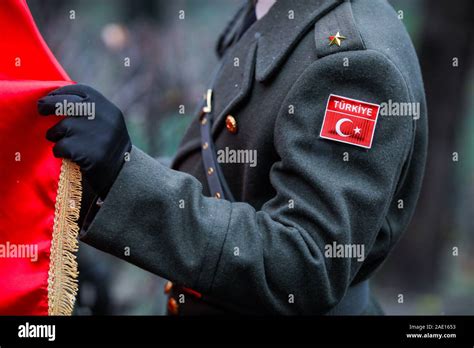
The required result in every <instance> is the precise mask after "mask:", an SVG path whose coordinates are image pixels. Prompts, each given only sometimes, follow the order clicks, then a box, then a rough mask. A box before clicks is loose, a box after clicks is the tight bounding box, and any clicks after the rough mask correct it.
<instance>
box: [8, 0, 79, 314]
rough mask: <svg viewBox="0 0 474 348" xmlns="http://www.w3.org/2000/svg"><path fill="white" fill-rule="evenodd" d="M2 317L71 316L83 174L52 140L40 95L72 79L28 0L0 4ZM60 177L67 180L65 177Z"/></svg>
mask: <svg viewBox="0 0 474 348" xmlns="http://www.w3.org/2000/svg"><path fill="white" fill-rule="evenodd" d="M0 31H1V32H2V35H1V38H0V50H1V52H2V54H0V169H1V180H0V315H48V314H70V313H71V312H72V307H73V304H74V299H75V293H76V287H77V285H76V283H75V277H76V276H77V265H76V262H75V256H74V254H73V252H74V251H75V250H76V249H77V241H76V239H75V236H76V234H77V226H76V225H75V223H74V220H76V219H77V216H78V213H79V208H80V189H81V188H80V172H79V170H78V168H77V167H76V166H75V165H73V164H72V163H70V162H66V161H64V163H63V161H61V160H60V159H57V158H54V156H53V154H52V146H53V144H52V143H50V142H48V141H47V140H46V139H45V133H46V130H47V129H48V128H50V127H51V126H53V125H54V124H55V123H56V122H58V121H59V119H57V118H54V117H52V118H45V117H41V116H39V114H38V113H37V110H36V103H37V100H38V99H39V98H41V97H43V96H45V95H46V94H47V93H49V92H50V91H52V90H54V89H56V88H58V87H60V86H64V85H66V84H70V83H72V82H71V81H70V79H69V77H68V76H67V74H66V73H65V72H64V70H63V69H62V68H61V66H60V65H59V64H58V62H57V61H56V59H55V58H54V56H53V55H52V53H51V52H50V50H49V49H48V47H47V45H46V44H45V42H44V40H43V39H42V37H41V35H40V33H39V31H38V29H37V27H36V25H35V23H34V21H33V18H32V16H31V14H30V11H29V9H28V6H27V4H26V2H25V0H2V1H1V3H0ZM60 177H61V179H60Z"/></svg>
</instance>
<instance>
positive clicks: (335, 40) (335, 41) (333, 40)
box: [329, 32, 346, 47]
mask: <svg viewBox="0 0 474 348" xmlns="http://www.w3.org/2000/svg"><path fill="white" fill-rule="evenodd" d="M345 39H346V37H345V36H342V35H341V34H340V33H339V32H337V33H336V35H333V36H330V37H329V46H332V45H337V46H339V47H341V41H342V40H345Z"/></svg>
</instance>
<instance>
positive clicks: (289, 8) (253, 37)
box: [174, 0, 344, 163]
mask: <svg viewBox="0 0 474 348" xmlns="http://www.w3.org/2000/svg"><path fill="white" fill-rule="evenodd" d="M342 2H344V0H297V1H292V0H278V1H277V2H276V3H275V4H274V5H273V6H272V8H271V9H270V10H269V11H268V13H267V14H266V15H265V16H264V17H263V18H261V19H260V20H259V21H257V22H255V23H254V24H253V25H252V26H251V27H250V28H249V29H248V30H247V32H246V33H245V34H244V35H243V36H242V38H241V39H240V40H239V41H238V42H237V43H236V44H234V45H232V46H231V47H229V48H228V49H227V50H226V52H225V55H224V57H223V58H222V67H221V70H220V72H219V74H218V75H217V78H216V81H215V83H214V86H213V103H212V109H213V113H214V115H213V117H214V123H213V127H212V134H213V135H214V136H215V135H216V134H217V133H218V132H220V131H221V130H222V128H223V127H224V125H225V118H226V116H227V115H228V114H230V113H231V112H232V110H234V109H235V108H236V107H238V106H239V104H241V103H242V102H243V101H245V99H246V97H248V96H249V94H250V93H251V91H252V86H253V83H254V81H255V80H256V81H258V82H261V83H262V82H265V81H267V80H269V79H270V78H271V77H273V76H274V74H275V73H276V72H277V71H278V68H279V67H280V66H281V65H282V64H283V63H284V62H285V59H286V58H287V57H288V55H289V54H290V53H291V52H292V50H293V48H294V47H295V46H296V45H297V44H298V42H299V40H300V39H301V38H302V37H303V36H304V35H305V34H306V33H307V32H308V31H309V30H311V28H312V26H314V24H315V22H316V21H317V20H319V19H320V18H321V17H322V16H324V15H325V14H326V13H328V12H329V11H331V10H332V9H333V8H335V7H336V6H337V5H339V4H340V3H342ZM235 22H236V23H240V22H239V21H238V20H236V21H235ZM236 25H237V24H236ZM227 30H232V28H231V29H227ZM236 64H238V66H236ZM233 116H234V117H236V118H237V120H238V115H233ZM191 127H196V124H195V123H193V124H192V126H191ZM193 133H195V132H193ZM197 134H199V130H198V131H197ZM197 134H196V135H197ZM199 147H200V139H199V137H193V139H190V140H189V141H188V142H185V143H184V144H183V145H182V146H181V147H180V149H179V150H178V153H177V155H176V157H175V160H174V163H178V162H179V161H180V160H182V159H183V157H184V156H186V155H187V154H188V153H190V152H192V151H195V150H196V149H198V148H199Z"/></svg>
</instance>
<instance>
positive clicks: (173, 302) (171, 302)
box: [168, 297, 179, 315]
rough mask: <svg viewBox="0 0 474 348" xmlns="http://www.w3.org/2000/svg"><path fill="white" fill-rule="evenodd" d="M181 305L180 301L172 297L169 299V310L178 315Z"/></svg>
mask: <svg viewBox="0 0 474 348" xmlns="http://www.w3.org/2000/svg"><path fill="white" fill-rule="evenodd" d="M178 310H179V305H178V302H176V300H175V299H174V298H172V297H170V299H169V300H168V312H170V313H171V314H173V315H178Z"/></svg>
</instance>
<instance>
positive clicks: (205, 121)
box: [201, 117, 207, 126]
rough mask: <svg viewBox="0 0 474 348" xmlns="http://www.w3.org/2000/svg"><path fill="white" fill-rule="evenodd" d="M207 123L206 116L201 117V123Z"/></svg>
mask: <svg viewBox="0 0 474 348" xmlns="http://www.w3.org/2000/svg"><path fill="white" fill-rule="evenodd" d="M206 123H207V118H205V117H203V119H202V120H201V124H202V125H203V126H204V125H205V124H206Z"/></svg>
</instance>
